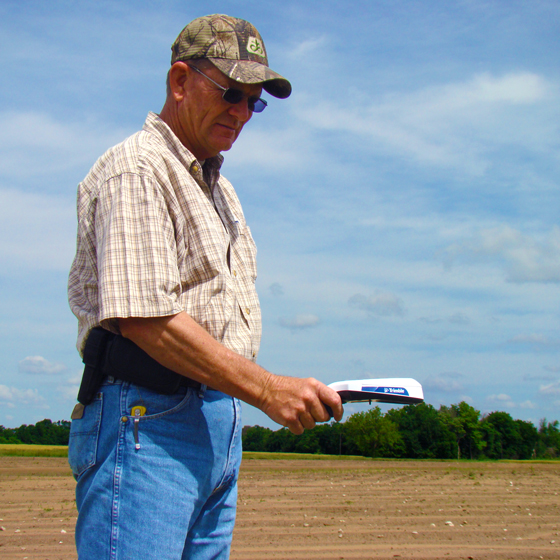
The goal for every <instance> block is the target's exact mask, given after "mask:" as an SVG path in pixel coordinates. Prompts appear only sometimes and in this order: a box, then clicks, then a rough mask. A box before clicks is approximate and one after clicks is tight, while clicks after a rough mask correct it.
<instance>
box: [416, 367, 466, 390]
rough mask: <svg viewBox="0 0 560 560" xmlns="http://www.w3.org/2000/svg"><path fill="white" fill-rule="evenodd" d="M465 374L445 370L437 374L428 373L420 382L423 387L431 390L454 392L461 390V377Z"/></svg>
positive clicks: (462, 386) (462, 387) (462, 388)
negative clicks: (445, 371)
mask: <svg viewBox="0 0 560 560" xmlns="http://www.w3.org/2000/svg"><path fill="white" fill-rule="evenodd" d="M464 378H465V376H464V375H463V374H462V373H456V372H447V373H440V374H438V375H429V376H428V377H427V378H426V379H425V380H424V382H423V383H422V385H423V387H424V388H425V389H428V390H432V391H442V392H444V393H454V392H456V391H463V390H464V384H463V379H464Z"/></svg>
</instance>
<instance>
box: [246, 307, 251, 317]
mask: <svg viewBox="0 0 560 560" xmlns="http://www.w3.org/2000/svg"><path fill="white" fill-rule="evenodd" d="M245 312H246V313H247V315H251V310H250V309H249V308H248V307H246V308H245Z"/></svg>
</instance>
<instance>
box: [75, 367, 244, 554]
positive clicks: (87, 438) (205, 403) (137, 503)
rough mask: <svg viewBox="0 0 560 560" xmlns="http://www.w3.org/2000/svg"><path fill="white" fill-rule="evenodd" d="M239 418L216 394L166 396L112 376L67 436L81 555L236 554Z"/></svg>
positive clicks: (235, 405) (234, 405)
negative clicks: (138, 409)
mask: <svg viewBox="0 0 560 560" xmlns="http://www.w3.org/2000/svg"><path fill="white" fill-rule="evenodd" d="M135 406H142V407H145V409H146V412H145V414H144V415H143V416H140V417H133V416H132V415H131V409H132V408H133V407H135ZM240 412H241V407H240V404H239V401H237V400H236V399H232V398H231V397H228V396H227V395H225V394H224V393H221V392H219V391H212V390H207V391H206V392H201V393H200V394H199V392H198V391H196V390H195V389H191V388H188V389H187V388H182V389H180V390H179V392H177V393H175V394H173V395H161V394H159V393H155V392H153V391H150V390H148V389H144V388H143V387H139V386H137V385H135V384H132V383H128V382H121V381H118V380H112V379H111V378H109V379H108V380H107V381H106V382H105V383H104V384H103V386H102V387H101V389H100V392H99V394H98V395H97V397H96V399H95V400H94V401H93V402H92V403H91V404H89V405H88V406H86V407H85V409H84V414H83V417H82V418H80V419H78V420H72V428H71V432H70V444H69V452H68V458H69V463H70V466H71V468H72V472H73V474H74V477H75V478H76V480H77V486H76V504H77V507H78V521H77V524H76V545H77V548H78V557H79V559H80V560H134V559H138V560H180V559H182V560H186V559H189V560H210V559H226V558H229V549H230V545H231V537H232V532H233V526H234V523H235V510H236V502H237V476H238V472H239V465H240V463H241V418H240Z"/></svg>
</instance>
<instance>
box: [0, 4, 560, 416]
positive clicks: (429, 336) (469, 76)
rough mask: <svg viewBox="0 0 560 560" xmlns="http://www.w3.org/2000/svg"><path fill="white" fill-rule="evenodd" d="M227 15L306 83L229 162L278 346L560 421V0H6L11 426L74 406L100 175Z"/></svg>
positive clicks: (270, 335)
mask: <svg viewBox="0 0 560 560" xmlns="http://www.w3.org/2000/svg"><path fill="white" fill-rule="evenodd" d="M214 12H221V13H227V14H229V15H235V16H237V17H242V18H244V19H248V20H249V21H251V22H252V23H253V24H255V25H256V27H257V28H258V29H259V31H260V32H261V34H262V36H263V38H264V40H265V43H266V46H267V50H268V54H269V58H270V63H271V66H272V67H273V68H274V69H275V70H277V71H279V72H280V73H282V74H283V75H285V76H286V77H287V78H289V79H290V80H291V82H292V85H293V88H294V93H293V95H292V96H291V97H290V98H289V99H288V100H285V101H281V100H276V99H273V98H272V99H269V107H268V108H267V109H266V111H265V112H264V113H262V114H259V115H255V116H254V118H253V120H252V121H251V122H250V123H249V125H248V126H247V127H246V128H245V130H244V131H243V134H242V135H241V137H240V138H239V140H238V142H237V143H236V145H235V146H234V148H233V149H232V150H231V151H230V152H228V153H227V154H226V163H225V165H224V168H223V172H224V175H226V176H227V177H228V178H229V179H230V180H231V181H232V182H233V184H234V185H235V187H236V189H237V191H238V194H239V196H240V198H241V200H242V203H243V206H244V210H245V214H246V218H247V221H248V223H249V225H250V226H251V229H252V231H253V236H254V238H255V240H256V242H257V246H258V249H259V279H258V287H259V292H260V295H261V304H262V307H263V315H264V322H263V323H264V324H263V326H264V336H263V344H262V347H261V353H260V356H259V362H260V363H261V364H262V365H263V366H264V367H266V368H267V369H269V370H271V371H273V372H276V373H283V374H287V375H295V376H312V377H316V378H318V379H320V380H322V381H324V382H326V383H330V382H333V381H339V380H343V379H355V378H366V377H414V378H416V379H417V380H418V381H420V382H421V383H422V384H423V386H424V392H425V397H426V401H427V402H428V403H431V404H433V405H434V406H436V407H438V406H439V405H440V404H447V405H448V404H452V403H457V402H459V401H461V400H465V401H467V402H468V403H470V404H471V405H473V406H474V407H475V408H477V409H478V410H480V411H481V412H483V413H486V412H491V411H493V410H503V411H506V412H509V413H510V414H511V415H512V416H513V417H514V418H521V419H524V420H531V421H533V422H535V423H537V422H538V421H539V419H541V418H543V417H546V418H547V419H548V420H553V419H560V413H559V410H560V359H559V355H560V352H559V351H560V328H559V327H560V298H559V295H560V294H559V292H560V219H559V209H560V194H559V193H560V191H559V177H560V175H559V171H560V156H559V154H560V151H559V148H560V128H559V123H560V71H559V64H558V63H559V58H560V56H559V54H558V53H560V44H559V43H560V33H559V31H560V30H559V24H558V22H559V21H560V4H559V3H558V2H556V1H539V0H535V1H533V2H530V3H528V2H521V1H516V0H513V1H512V0H507V1H506V0H503V1H476V0H473V1H470V0H465V1H455V2H449V1H447V0H446V1H437V0H432V1H430V2H428V1H426V0H424V1H417V2H415V1H407V2H403V1H398V0H397V1H394V0H393V1H385V2H381V1H374V0H373V1H372V0H370V1H368V2H353V3H345V4H344V5H342V4H341V3H340V2H332V1H324V2H317V3H315V2H309V3H303V2H295V1H293V0H287V1H284V2H281V3H271V2H253V1H244V2H239V1H224V2H213V1H205V2H189V3H187V2H177V1H174V0H166V1H165V2H164V1H150V2H145V1H139V0H136V1H134V2H132V1H123V0H120V1H118V2H117V1H97V2H86V1H80V0H76V1H66V2H64V1H56V0H53V1H52V2H48V3H46V2H39V1H30V0H18V1H12V0H4V1H3V2H2V4H1V5H0V29H1V32H0V60H1V67H2V80H0V100H1V103H0V107H1V109H0V216H1V219H0V286H1V292H0V294H1V295H0V311H1V312H0V333H1V336H0V424H2V425H4V426H11V427H12V426H19V425H20V424H23V423H35V422H37V421H38V420H41V419H43V418H51V419H52V420H59V419H68V418H69V416H70V412H71V410H72V407H73V405H74V402H75V396H76V393H77V386H78V382H79V379H80V375H81V369H82V365H81V361H80V358H79V357H78V354H77V352H76V350H75V336H76V320H75V318H74V317H73V315H72V314H71V312H70V310H69V308H68V304H67V300H66V282H67V275H68V269H69V267H70V264H71V261H72V258H73V253H74V249H75V232H76V218H75V197H76V187H77V184H78V182H79V181H80V180H81V179H82V178H83V177H84V176H85V175H86V173H87V172H88V170H89V168H90V167H91V166H92V165H93V163H94V161H95V160H96V159H97V157H98V156H99V155H101V153H102V152H103V151H104V150H105V149H107V148H109V147H110V146H111V145H113V144H115V143H117V142H119V141H121V140H122V139H124V138H125V137H126V136H128V135H129V134H132V133H134V132H135V131H136V130H138V129H139V128H140V127H141V126H142V124H143V122H144V119H145V117H146V115H147V113H148V111H155V112H158V111H159V110H160V109H161V107H162V105H163V102H164V95H165V83H164V82H165V75H166V72H167V69H168V66H169V59H170V46H171V43H172V42H173V40H174V39H175V37H176V36H177V35H178V33H179V32H180V31H181V29H182V27H183V26H184V25H186V23H188V22H189V21H190V20H191V19H193V18H195V17H198V16H201V15H205V14H208V13H214ZM363 408H364V405H351V406H348V407H347V411H346V415H347V416H348V415H349V414H351V413H352V412H355V411H357V410H362V409H363ZM244 414H245V422H244V423H245V424H257V423H258V424H261V425H267V426H270V427H274V424H273V423H272V422H271V421H269V420H267V418H266V417H265V416H264V415H263V414H262V413H260V412H258V411H257V410H255V409H253V408H251V407H248V406H247V407H244Z"/></svg>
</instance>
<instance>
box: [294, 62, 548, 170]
mask: <svg viewBox="0 0 560 560" xmlns="http://www.w3.org/2000/svg"><path fill="white" fill-rule="evenodd" d="M556 89H557V88H556V87H555V86H554V85H553V84H552V83H549V82H548V81H547V80H546V79H545V78H543V77H542V76H539V75H537V74H534V73H529V72H517V73H510V74H504V75H501V76H495V75H492V74H489V73H483V74H478V75H474V76H472V77H471V78H470V79H468V80H466V81H463V82H456V83H449V84H443V85H438V86H431V87H428V88H425V89H423V90H419V91H415V92H412V93H406V94H399V93H388V94H386V95H385V97H384V98H383V99H374V100H370V102H369V103H370V104H369V106H368V100H367V99H364V97H365V95H364V94H361V95H360V103H356V104H355V106H356V108H354V107H352V106H351V105H349V104H348V103H347V102H346V100H345V101H344V102H341V103H340V104H338V103H337V102H320V103H318V102H316V100H315V99H313V98H310V99H308V100H305V99H301V100H300V103H299V109H298V110H299V113H298V115H299V117H300V118H301V119H302V120H304V121H306V122H307V123H308V125H309V126H311V127H315V128H318V129H326V130H332V131H337V132H342V133H350V134H351V135H353V136H355V135H359V136H361V137H363V138H366V139H369V141H370V143H371V146H370V147H372V148H373V149H374V150H375V151H378V152H383V153H386V152H387V151H390V152H391V153H398V154H399V156H400V157H402V156H403V155H405V154H406V155H408V156H409V157H412V158H413V159H415V160H416V161H417V162H419V163H422V164H425V165H429V166H440V167H454V168H458V169H461V170H463V171H467V172H469V173H471V174H475V175H481V174H484V173H485V172H486V171H487V170H488V169H489V167H490V165H491V159H490V157H489V151H490V149H489V147H492V148H493V149H495V147H496V146H500V145H512V144H514V145H519V146H523V147H524V148H527V149H529V150H542V149H545V150H547V149H549V148H550V149H552V148H553V146H554V145H555V142H556V140H557V134H556V132H554V131H553V129H551V127H550V123H549V121H548V120H547V119H546V118H543V117H542V116H540V115H533V114H532V113H531V109H532V108H534V107H535V106H540V105H541V104H544V103H547V102H548V101H549V100H554V98H555V96H556V95H557V94H556ZM551 131H552V132H551ZM341 140H342V139H341ZM353 141H354V142H355V141H356V139H355V138H353Z"/></svg>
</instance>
